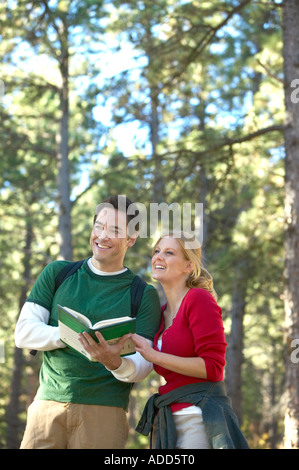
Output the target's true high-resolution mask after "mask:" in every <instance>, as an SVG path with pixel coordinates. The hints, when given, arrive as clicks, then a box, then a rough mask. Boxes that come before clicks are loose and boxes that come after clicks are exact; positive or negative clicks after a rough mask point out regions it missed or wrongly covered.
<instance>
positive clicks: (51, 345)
mask: <svg viewBox="0 0 299 470" xmlns="http://www.w3.org/2000/svg"><path fill="white" fill-rule="evenodd" d="M133 208H134V206H133ZM131 209H132V203H131V201H130V200H128V199H127V198H125V197H120V196H119V197H117V196H115V197H111V198H108V199H107V200H106V201H104V203H102V204H100V205H99V206H97V209H96V213H95V218H94V226H93V230H92V233H91V236H90V245H91V248H92V252H93V256H92V257H91V258H89V259H87V260H85V261H84V263H83V265H82V266H81V267H80V268H79V270H78V271H76V272H75V273H74V274H73V275H72V276H71V277H69V278H67V279H66V280H65V281H64V282H63V284H62V285H61V287H60V288H59V289H57V290H56V292H54V290H55V289H54V285H55V282H54V279H55V277H56V275H57V274H58V272H60V271H61V269H62V268H63V267H64V266H65V265H66V264H67V263H69V262H68V261H54V262H52V263H50V264H49V265H48V266H46V268H45V269H44V270H43V271H42V273H41V274H40V276H39V277H38V279H37V281H36V283H35V285H34V286H33V289H32V291H31V293H30V295H29V297H28V299H27V301H26V303H25V305H24V307H23V309H22V311H21V314H20V317H19V320H18V322H17V326H16V332H15V339H16V345H17V346H18V347H20V348H29V349H37V350H41V351H44V353H43V363H42V366H41V372H40V386H39V389H38V391H37V394H36V397H35V400H34V402H33V403H32V404H31V405H30V407H29V409H28V419H27V426H26V430H25V434H24V438H23V441H22V444H21V448H24V449H26V448H27V449H28V448H31V449H32V448H34V449H39V448H43V449H46V448H53V449H55V448H59V449H61V448H63V449H66V448H69V449H71V448H77V449H78V448H86V449H91V448H97V449H120V448H124V447H125V444H126V441H127V436H128V423H127V417H126V411H127V408H128V401H129V393H130V389H131V386H132V384H131V383H130V382H134V381H138V380H142V379H143V378H144V377H145V376H146V375H147V374H148V373H149V368H148V367H149V365H148V363H146V361H144V359H143V358H142V356H141V355H140V354H139V353H135V354H133V355H132V356H128V357H123V358H122V357H120V355H119V353H120V349H121V347H122V342H123V340H120V341H119V343H118V344H116V345H113V346H109V345H107V344H106V343H104V342H101V343H100V345H99V347H98V350H99V351H101V348H103V352H104V353H103V354H102V356H101V363H100V362H90V361H88V360H87V359H86V358H85V357H83V356H82V355H80V354H79V353H77V352H75V351H73V350H72V349H71V348H69V347H66V346H65V344H64V343H62V342H61V341H60V338H59V331H58V326H57V325H58V321H57V304H61V305H63V306H66V307H69V308H72V309H74V310H76V311H78V312H81V313H83V314H84V315H86V316H88V317H89V318H90V320H91V322H92V323H95V322H96V321H100V320H103V319H107V318H116V317H119V316H126V315H128V316H130V288H131V284H132V281H133V279H134V277H135V275H134V273H133V272H132V271H131V270H130V269H128V268H126V267H124V265H123V261H124V257H125V254H126V251H127V249H128V248H130V247H132V246H133V245H134V244H135V242H136V239H137V236H138V233H137V228H138V227H137V226H136V231H135V232H134V231H133V232H132V230H130V232H129V231H128V228H129V226H130V223H131V224H132V222H133V219H134V217H136V215H137V214H138V211H137V210H134V211H132V210H131ZM132 212H133V215H132V214H131V213H132ZM130 214H131V215H130ZM159 323H160V302H159V298H158V295H157V292H156V290H155V289H154V287H152V286H150V285H147V286H146V288H145V290H144V293H143V297H142V302H141V305H140V308H139V311H138V314H137V333H139V334H140V335H141V336H144V337H145V338H146V339H147V340H149V341H150V342H152V340H153V337H154V334H155V333H156V331H157V329H158V326H159ZM99 351H98V353H99ZM97 360H99V356H98V357H97Z"/></svg>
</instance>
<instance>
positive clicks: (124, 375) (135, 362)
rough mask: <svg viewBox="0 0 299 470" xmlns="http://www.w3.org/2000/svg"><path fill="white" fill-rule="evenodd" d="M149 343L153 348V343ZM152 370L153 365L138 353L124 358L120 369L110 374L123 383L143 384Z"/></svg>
mask: <svg viewBox="0 0 299 470" xmlns="http://www.w3.org/2000/svg"><path fill="white" fill-rule="evenodd" d="M147 341H148V342H149V344H150V345H151V346H152V345H153V342H152V341H150V340H147ZM108 370H109V369H108ZM152 370H153V364H152V363H151V362H148V361H147V360H146V359H144V357H142V356H141V354H140V353H139V352H136V353H135V354H132V355H131V356H124V357H122V363H121V365H120V366H119V368H118V369H115V370H110V372H111V373H112V374H113V375H114V377H115V378H116V379H118V380H120V381H121V382H141V381H142V380H143V379H145V377H147V376H148V375H149V374H150V372H151V371H152Z"/></svg>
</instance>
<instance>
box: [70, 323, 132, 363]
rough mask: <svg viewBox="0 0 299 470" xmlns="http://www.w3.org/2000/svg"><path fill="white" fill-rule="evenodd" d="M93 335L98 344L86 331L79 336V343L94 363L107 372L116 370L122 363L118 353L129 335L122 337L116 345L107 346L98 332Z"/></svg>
mask: <svg viewBox="0 0 299 470" xmlns="http://www.w3.org/2000/svg"><path fill="white" fill-rule="evenodd" d="M95 334H96V337H97V338H98V340H99V342H98V343H97V342H96V341H94V339H93V338H92V337H91V336H90V335H89V334H88V333H87V332H86V331H84V332H83V333H82V334H80V335H79V341H80V343H81V344H82V346H83V347H84V349H85V350H86V351H87V352H88V354H90V355H91V357H92V358H93V359H94V360H95V361H97V362H100V363H101V364H103V365H104V366H105V367H107V369H109V370H115V369H118V368H119V366H120V365H121V363H122V359H121V356H120V352H121V350H122V348H123V345H124V343H125V341H126V340H127V339H128V338H129V337H130V336H131V335H130V334H128V335H124V336H122V337H121V338H120V340H119V341H118V342H117V343H115V344H108V343H107V342H106V341H105V339H104V338H103V336H102V335H101V333H100V332H99V331H96V333H95Z"/></svg>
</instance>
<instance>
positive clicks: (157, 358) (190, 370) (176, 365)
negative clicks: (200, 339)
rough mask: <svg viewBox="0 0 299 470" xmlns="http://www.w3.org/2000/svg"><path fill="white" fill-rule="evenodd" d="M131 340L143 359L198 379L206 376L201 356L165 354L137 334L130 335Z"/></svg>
mask: <svg viewBox="0 0 299 470" xmlns="http://www.w3.org/2000/svg"><path fill="white" fill-rule="evenodd" d="M131 338H132V340H133V341H134V343H135V344H136V351H138V352H139V353H140V354H141V355H142V357H144V359H146V360H147V361H149V362H152V363H153V364H156V365H158V366H160V367H163V368H164V369H168V370H171V371H173V372H177V373H178V374H182V375H188V376H189V377H196V378H198V379H206V378H207V370H206V365H205V361H204V360H203V359H202V358H201V357H180V356H174V355H173V354H167V353H163V352H160V351H157V350H155V349H154V348H152V347H151V346H150V345H149V344H148V342H147V341H146V340H145V339H144V338H143V337H142V336H139V335H136V334H135V335H132V337H131Z"/></svg>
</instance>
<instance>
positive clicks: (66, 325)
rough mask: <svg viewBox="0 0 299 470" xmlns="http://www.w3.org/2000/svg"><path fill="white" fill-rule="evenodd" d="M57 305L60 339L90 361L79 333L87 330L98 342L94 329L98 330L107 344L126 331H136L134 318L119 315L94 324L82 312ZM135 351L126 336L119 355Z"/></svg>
mask: <svg viewBox="0 0 299 470" xmlns="http://www.w3.org/2000/svg"><path fill="white" fill-rule="evenodd" d="M57 307H58V326H59V334H60V339H61V341H63V342H64V343H65V344H67V345H68V346H70V347H71V348H73V349H75V350H76V351H78V352H79V353H81V354H83V356H85V357H87V358H88V359H89V360H90V361H93V359H92V358H91V356H90V355H89V354H88V352H87V351H85V349H84V348H83V346H82V344H81V343H80V341H79V339H78V337H79V333H83V331H87V332H88V333H89V334H90V336H92V338H93V339H94V340H95V341H96V342H98V339H97V337H96V335H95V331H99V332H100V333H101V335H102V336H103V337H104V338H105V340H106V341H107V342H108V343H109V344H114V343H116V342H117V341H118V340H119V339H120V338H121V337H122V336H124V335H126V334H127V333H136V318H131V317H119V318H112V319H109V320H102V321H99V322H97V323H95V324H94V325H92V324H91V321H90V320H89V319H88V318H87V317H86V316H85V315H83V314H82V313H79V312H76V311H75V310H72V309H71V308H68V307H62V306H61V305H59V304H58V305H57ZM134 353H135V344H134V342H133V341H132V340H131V339H130V338H128V339H127V340H126V342H125V344H124V347H123V349H122V351H121V353H120V355H121V356H128V355H129V354H134Z"/></svg>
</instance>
